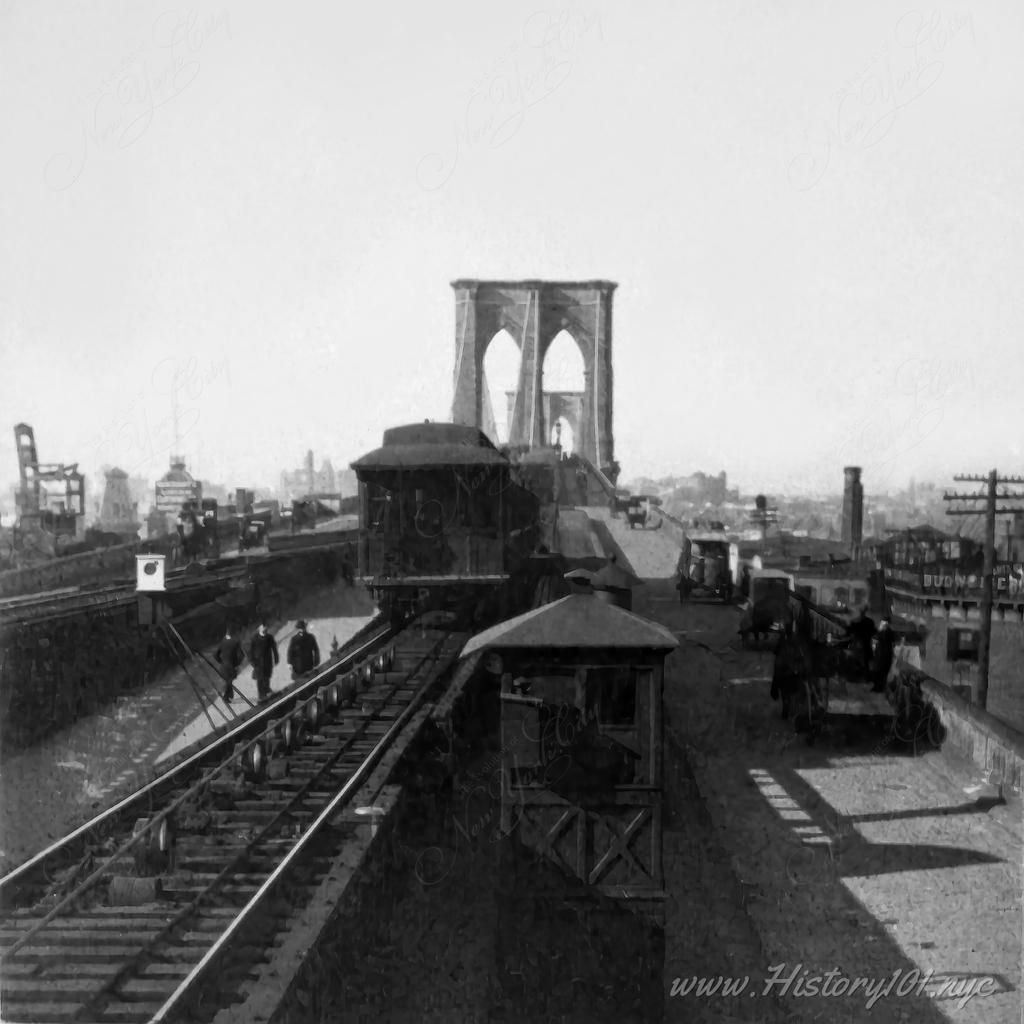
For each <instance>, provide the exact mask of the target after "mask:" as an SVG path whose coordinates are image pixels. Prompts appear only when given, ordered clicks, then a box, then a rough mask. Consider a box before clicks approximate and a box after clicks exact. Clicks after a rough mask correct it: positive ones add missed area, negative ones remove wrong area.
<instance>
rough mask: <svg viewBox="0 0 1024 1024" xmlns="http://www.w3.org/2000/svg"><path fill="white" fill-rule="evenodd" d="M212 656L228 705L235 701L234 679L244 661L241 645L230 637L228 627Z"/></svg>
mask: <svg viewBox="0 0 1024 1024" xmlns="http://www.w3.org/2000/svg"><path fill="white" fill-rule="evenodd" d="M213 656H214V658H215V659H216V661H217V666H218V668H219V670H220V674H221V678H222V679H223V680H224V700H225V701H227V702H228V703H230V702H231V701H233V700H234V699H235V678H236V677H237V676H238V669H239V667H240V666H241V664H242V662H243V661H245V653H244V652H243V651H242V645H241V644H240V643H239V642H238V640H237V639H236V638H235V637H233V636H232V635H231V627H230V626H228V628H227V629H225V630H224V639H223V640H222V641H221V642H220V646H219V647H218V648H217V650H216V651H215V652H214V655H213Z"/></svg>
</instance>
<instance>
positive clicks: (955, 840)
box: [592, 511, 1022, 1024]
mask: <svg viewBox="0 0 1024 1024" xmlns="http://www.w3.org/2000/svg"><path fill="white" fill-rule="evenodd" d="M592 514H593V516H594V517H595V518H597V517H600V518H602V519H606V521H607V522H608V526H609V528H610V529H611V531H612V535H613V537H614V539H615V541H616V542H617V543H618V544H619V545H620V546H621V548H622V550H623V552H624V554H625V556H626V557H627V558H628V559H629V561H630V562H631V563H632V565H633V568H634V570H635V571H636V572H637V574H638V575H639V576H641V577H643V578H645V579H647V580H648V584H647V586H645V587H642V588H638V590H637V591H636V593H635V596H634V609H635V610H636V611H637V612H639V613H640V614H645V615H648V616H650V617H651V618H654V619H657V620H659V621H661V622H663V623H665V624H666V625H667V626H668V627H669V628H671V629H674V630H677V631H679V632H680V634H681V638H682V639H683V644H682V645H681V647H680V648H679V650H678V651H677V652H676V653H675V654H674V655H673V656H672V657H671V658H670V660H669V666H668V671H667V673H666V717H667V729H668V736H667V743H668V745H669V747H670V748H671V747H672V746H673V745H676V746H678V747H684V748H688V749H689V752H690V758H689V760H690V763H691V764H692V766H693V773H694V776H695V779H696V784H697V786H698V788H699V790H700V792H701V794H702V796H703V797H704V798H705V800H706V802H707V806H708V809H709V812H710V816H711V819H712V822H713V823H714V825H715V828H716V832H717V834H718V836H719V839H720V843H721V846H722V847H724V849H725V850H726V851H727V852H728V855H729V858H730V861H731V865H732V868H733V873H734V874H735V876H738V878H739V880H740V883H739V884H740V888H741V889H742V890H743V891H744V892H745V894H746V896H745V902H746V914H747V916H748V917H749V920H750V921H751V922H752V923H753V925H754V927H755V928H756V931H757V934H758V936H759V938H760V942H761V946H762V947H763V951H764V959H763V962H760V963H757V962H751V961H750V959H749V957H750V949H751V947H750V944H749V942H746V943H744V942H742V941H738V943H737V946H736V949H737V956H736V963H735V968H734V971H733V973H734V974H735V975H738V976H743V975H749V976H750V979H751V980H750V985H749V987H748V989H747V990H746V991H745V992H744V995H743V996H742V997H739V998H737V997H733V998H732V999H728V998H723V997H720V996H719V997H714V998H710V997H709V998H705V999H704V1000H703V1001H702V1002H703V1006H704V1007H705V1009H707V1010H709V1011H711V1013H710V1014H709V1015H707V1019H709V1020H713V1019H717V1020H727V1019H730V1017H733V1018H734V1019H744V1020H748V1019H749V1020H754V1019H758V1017H757V1014H756V1011H754V1012H751V1011H750V1010H747V1009H746V1007H743V1006H741V1005H740V1003H742V1002H745V1001H746V1000H749V1001H750V1003H751V1004H752V1005H753V1006H755V1007H756V1006H757V1004H759V1003H760V1002H761V1000H762V997H761V996H760V995H757V996H751V995H750V994H749V993H750V990H751V989H757V990H758V992H760V991H762V986H763V984H764V981H765V979H766V976H767V975H768V972H769V970H770V968H772V967H775V966H776V965H780V964H784V965H785V967H784V968H783V969H781V970H780V971H779V973H778V975H777V977H778V978H779V979H780V980H779V983H778V984H777V985H776V986H775V991H776V994H777V995H780V996H781V1004H782V1008H783V1009H784V1010H785V1011H786V1012H787V1014H789V1015H791V1016H789V1017H788V1018H787V1019H792V1020H799V1021H814V1020H821V1021H851V1022H853V1021H865V1020H870V1021H920V1022H930V1021H946V1020H949V1021H957V1022H965V1024H966V1022H979V1024H981V1022H984V1024H998V1022H1002V1021H1011V1020H1012V1021H1019V1020H1020V1019H1021V887H1022V885H1021V883H1022V876H1021V866H1022V860H1021V858H1022V852H1021V851H1022V841H1021V839H1022V837H1021V813H1020V808H1019V806H1013V805H1008V806H996V807H988V808H987V809H986V807H987V805H986V803H985V801H984V799H982V801H981V802H980V803H976V802H975V801H976V798H977V797H978V796H979V795H980V796H982V797H984V796H985V793H986V792H987V791H986V790H984V789H981V788H979V784H980V782H981V781H982V780H981V779H980V778H979V773H977V772H976V771H975V770H974V769H973V768H972V767H968V766H963V765H957V764H954V763H952V762H950V761H949V760H947V759H946V758H945V757H944V756H943V755H942V754H940V753H938V752H932V753H929V754H925V755H923V756H917V757H913V756H910V754H909V753H908V752H907V751H906V750H904V749H902V748H900V747H897V745H895V744H891V743H888V742H887V741H886V740H885V736H884V731H882V730H879V729H874V730H872V729H871V728H870V727H869V726H868V724H867V723H864V725H865V728H864V732H863V734H862V735H861V737H860V738H859V739H858V740H857V741H856V742H855V743H854V744H853V745H851V746H846V745H844V744H843V742H842V740H841V739H839V738H836V737H831V738H829V737H823V738H822V739H821V740H819V742H818V744H817V745H816V746H814V747H808V746H807V745H805V743H804V742H803V740H802V738H801V737H799V736H796V735H795V734H794V733H793V731H792V727H791V725H790V724H789V723H787V722H784V721H782V720H780V718H779V717H778V711H777V707H778V705H777V704H775V703H773V702H772V701H770V699H769V695H768V692H767V691H768V685H769V682H768V681H769V679H770V674H771V665H772V656H771V654H769V653H767V652H766V653H764V654H758V653H756V652H746V651H742V650H739V649H738V644H737V643H736V637H735V630H736V623H737V621H738V613H737V612H736V610H735V609H730V608H725V607H723V606H721V605H712V604H693V605H691V606H689V607H687V608H682V607H680V605H679V604H678V599H677V595H676V593H675V591H674V590H673V589H672V581H671V578H670V577H671V574H672V571H673V569H674V566H675V561H676V557H677V554H678V552H677V550H676V545H675V542H674V541H673V539H672V537H671V536H670V534H669V532H668V531H667V530H658V531H630V530H629V529H628V527H627V526H626V525H625V524H624V523H623V522H622V521H621V520H607V516H606V514H604V513H602V512H601V511H595V512H593V513H592ZM671 844H672V840H671V836H670V835H669V834H667V836H666V848H665V855H666V875H667V877H668V881H669V884H670V885H671V884H672V879H673V865H672V846H671ZM675 880H676V881H675V884H676V886H677V887H678V886H679V884H680V880H679V874H678V872H676V873H675ZM691 888H692V887H691ZM673 895H674V896H675V897H676V898H677V900H678V899H679V898H685V897H686V896H687V893H686V892H685V891H680V890H679V889H678V888H677V892H676V893H674V894H673ZM693 895H694V894H693V893H692V891H691V892H690V894H689V897H690V898H693ZM703 898H704V899H706V900H707V901H708V910H709V916H710V917H712V918H713V919H715V921H716V924H715V925H714V927H718V926H719V925H718V922H719V921H720V920H721V913H722V910H723V907H722V905H721V902H722V901H721V899H720V898H719V897H716V896H715V895H714V894H711V893H707V892H705V893H704V894H703ZM734 916H735V915H734ZM737 927H738V928H739V929H740V930H741V931H742V922H739V924H738V925H737ZM669 931H670V934H669V935H667V936H666V964H665V976H666V988H667V989H668V988H669V987H670V986H671V984H672V981H673V980H674V978H675V977H679V976H682V977H684V978H685V977H686V976H687V975H688V974H691V973H694V972H693V968H692V965H690V964H687V965H685V966H684V968H683V969H676V968H675V967H674V965H673V963H672V948H673V936H672V935H671V919H670V925H669ZM832 969H837V970H838V971H839V972H840V973H841V976H842V977H843V978H846V979H851V980H852V979H856V978H861V977H864V978H867V979H869V980H878V979H889V978H891V977H892V976H893V973H894V972H895V971H900V972H901V975H900V980H904V979H906V980H905V985H906V988H907V989H912V988H914V985H913V980H912V979H913V978H915V977H920V978H922V979H923V977H924V976H925V972H927V971H929V970H932V971H934V972H935V973H934V976H933V977H934V978H935V979H937V981H936V982H933V983H932V984H931V985H930V986H929V987H928V988H927V989H926V990H925V991H926V993H927V994H926V995H924V996H917V995H915V994H913V993H911V994H908V995H904V996H902V997H900V996H898V995H897V994H896V988H895V987H894V988H893V990H892V991H891V994H890V995H889V996H888V997H882V998H879V999H878V1000H877V1002H875V1003H874V1005H873V1006H872V1007H871V1008H868V1007H867V1006H866V997H865V995H864V994H863V993H862V992H858V993H856V994H854V995H852V996H850V995H845V996H828V997H823V996H820V995H818V996H812V995H806V996H803V997H800V996H798V995H796V994H795V993H796V987H797V981H798V980H799V979H802V978H803V979H809V978H810V977H811V976H813V975H824V974H825V972H827V971H829V970H832ZM794 971H795V972H796V974H795V978H794V981H793V983H792V984H791V985H790V987H789V989H788V992H787V993H786V994H783V992H782V989H783V985H782V981H784V980H785V979H786V978H788V977H790V975H792V974H793V972H794ZM914 971H918V972H920V974H919V975H914V974H913V973H912V972H914ZM804 972H806V974H805V973H804ZM949 975H955V976H956V978H958V979H963V978H970V977H973V978H974V979H975V980H974V982H973V984H975V985H977V984H979V983H980V982H981V979H985V978H988V979H992V980H991V981H988V982H986V983H985V988H984V989H983V991H985V990H991V989H993V988H994V989H996V990H997V991H996V992H994V993H992V994H984V995H983V994H978V995H976V996H974V997H973V998H970V999H968V1000H967V1001H966V1003H964V1002H963V1000H962V999H957V998H948V997H947V998H942V997H941V996H938V995H936V991H937V989H938V984H939V983H941V978H943V977H948V976H949ZM837 980H838V978H835V980H833V982H832V986H833V987H835V986H836V984H837ZM957 983H958V984H960V985H963V984H965V982H963V981H959V982H957ZM967 983H968V984H969V982H967ZM820 984H821V983H820V982H819V986H820ZM898 984H899V981H897V985H898ZM914 991H915V992H916V991H917V990H916V989H914ZM948 991H949V990H948V989H947V993H948ZM960 991H961V993H965V992H966V991H967V990H966V989H963V988H961V989H960ZM667 1001H668V1004H669V1007H670V1012H671V1004H672V1003H673V1002H674V1000H673V999H672V998H669V999H668V1000H667ZM765 1009H766V1010H767V1007H765ZM741 1010H742V1011H743V1013H741V1012H740V1011H741ZM766 1015H767V1014H766ZM678 1019H693V1017H692V1016H689V1017H687V1018H682V1017H680V1018H678Z"/></svg>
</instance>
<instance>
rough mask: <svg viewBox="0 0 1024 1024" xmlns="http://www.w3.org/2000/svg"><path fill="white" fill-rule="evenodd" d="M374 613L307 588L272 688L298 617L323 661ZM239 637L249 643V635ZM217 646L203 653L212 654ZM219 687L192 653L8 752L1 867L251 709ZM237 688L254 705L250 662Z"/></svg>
mask: <svg viewBox="0 0 1024 1024" xmlns="http://www.w3.org/2000/svg"><path fill="white" fill-rule="evenodd" d="M374 612H375V609H374V607H373V604H372V602H371V600H370V598H369V596H368V594H367V593H366V591H364V590H362V589H361V588H354V587H347V586H341V587H338V586H334V587H329V588H322V589H320V590H317V591H313V592H311V593H309V594H308V595H306V596H305V597H304V598H303V599H302V600H301V601H300V602H299V603H297V604H296V605H295V606H294V607H293V608H292V609H291V614H292V615H293V616H294V618H292V619H290V620H289V621H288V622H287V623H286V624H285V625H283V626H281V627H279V628H278V629H277V630H276V636H277V639H278V644H279V647H280V656H281V664H279V665H278V666H277V670H276V672H275V674H274V677H273V679H272V681H271V686H272V687H273V688H274V689H275V690H279V689H282V688H285V687H287V686H289V685H291V682H292V680H291V672H290V669H289V666H288V664H287V661H286V658H287V649H288V640H289V639H290V638H291V636H292V634H293V633H294V632H295V621H296V620H297V619H298V618H304V619H305V620H306V621H307V622H308V623H309V625H310V629H311V631H312V632H313V634H314V635H315V636H316V637H317V642H318V643H319V645H320V656H321V660H326V659H327V658H328V657H329V656H330V651H331V647H332V645H333V643H334V642H335V641H336V642H337V644H338V646H339V647H340V646H343V645H344V644H345V643H347V642H348V640H349V639H350V638H351V637H352V636H353V635H354V634H355V633H357V632H358V631H359V630H360V629H361V628H362V627H363V626H365V625H366V624H367V623H368V622H369V621H370V619H371V618H372V616H373V614H374ZM242 640H243V647H244V648H245V650H246V651H248V640H249V637H248V636H245V637H242ZM215 648H216V644H214V645H213V646H212V647H211V648H210V649H209V650H207V651H204V652H202V653H204V654H205V655H206V657H207V658H209V659H210V660H211V661H212V660H213V650H214V649H215ZM186 668H187V671H186ZM223 689H224V682H223V680H222V679H220V677H219V676H217V675H216V674H215V673H214V671H213V670H212V668H211V667H210V666H209V664H208V663H206V662H205V661H204V660H203V659H202V658H201V657H198V656H197V657H196V658H195V659H190V660H189V661H187V662H186V663H185V667H178V668H175V669H173V670H170V671H168V672H166V673H164V674H163V675H161V676H160V677H159V678H157V679H155V680H152V681H151V682H149V683H148V684H146V685H145V686H142V687H140V688H139V689H137V690H133V691H132V692H130V693H125V694H122V695H121V696H119V697H118V698H117V700H115V701H113V702H112V703H111V704H110V705H108V707H107V708H105V709H104V711H103V712H102V713H100V714H95V715H90V716H87V717H84V718H80V719H79V720H78V721H76V722H75V723H74V724H73V725H71V726H69V727H68V728H66V729H62V730H60V731H59V732H57V733H54V734H52V735H50V736H48V737H47V738H46V739H44V740H42V741H41V742H40V743H38V744H36V745H35V746H33V747H32V748H30V749H28V750H25V751H22V752H20V753H19V754H16V755H14V756H12V757H10V758H8V759H7V760H6V761H5V762H4V764H3V767H2V770H0V797H2V799H0V873H6V872H7V871H9V870H11V869H12V868H13V867H16V866H17V865H18V864H20V863H22V862H23V861H25V860H26V859H28V857H30V856H32V855H33V854H34V853H36V852H37V851H39V850H41V849H44V848H45V847H46V846H48V845H49V844H50V843H52V842H54V841H55V840H57V839H59V838H60V837H61V836H63V835H65V834H66V833H67V832H69V831H70V830H71V829H73V828H75V827H77V826H79V825H81V824H83V823H85V822H86V821H88V820H89V819H91V818H93V817H94V816H95V815H97V814H99V813H100V812H101V811H102V810H104V809H105V808H107V807H110V806H112V805H113V804H114V803H116V802H117V801H118V800H119V799H121V798H122V797H124V796H126V795H127V794H129V793H131V792H132V791H134V790H135V789H138V788H139V787H140V786H142V785H144V784H145V783H146V782H148V781H149V780H150V779H151V778H152V777H153V776H154V775H156V774H158V773H159V772H161V771H164V770H166V769H167V768H168V767H170V766H171V765H172V764H173V763H174V761H175V760H177V759H178V758H179V757H180V756H181V755H182V753H183V752H184V751H185V750H187V749H189V748H190V747H191V746H193V745H194V744H195V743H197V742H199V741H200V740H202V739H204V738H205V737H207V736H209V735H210V734H212V733H213V732H214V731H215V730H216V729H217V728H218V727H223V726H224V725H225V724H226V722H228V721H230V720H231V719H234V718H238V717H240V716H242V715H244V714H245V713H246V712H248V711H249V709H250V704H249V703H247V702H246V701H245V700H241V701H238V702H236V703H234V704H231V705H227V704H225V702H224V700H223V698H222V697H221V696H220V695H221V694H222V693H223ZM235 689H236V691H237V692H239V693H243V694H244V695H245V696H247V697H248V699H249V701H250V702H252V703H255V699H256V695H255V690H256V684H255V682H254V681H253V679H252V672H251V668H250V667H249V663H248V661H246V662H245V663H244V664H243V666H242V670H241V673H240V675H239V678H238V680H237V681H236V684H235Z"/></svg>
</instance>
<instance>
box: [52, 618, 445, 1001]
mask: <svg viewBox="0 0 1024 1024" xmlns="http://www.w3.org/2000/svg"><path fill="white" fill-rule="evenodd" d="M445 639H446V638H445V637H441V638H440V639H439V640H438V641H437V643H435V645H434V649H432V650H430V651H428V652H427V653H426V654H424V655H423V657H422V658H420V660H419V661H418V662H417V663H416V666H415V668H413V669H412V670H411V671H410V672H409V673H408V676H407V677H406V678H405V679H404V680H402V681H401V682H397V683H395V684H394V685H393V686H392V687H391V690H390V692H389V693H388V694H387V696H386V697H385V700H384V703H385V704H386V703H387V702H388V701H390V700H392V699H394V696H395V694H396V693H397V692H398V691H399V690H400V689H402V687H403V686H405V685H408V681H409V680H410V679H411V678H412V677H413V676H415V675H416V673H417V672H419V671H420V669H421V668H422V667H423V666H424V664H425V663H426V662H427V661H428V660H429V659H430V658H431V656H432V655H434V650H435V649H436V648H437V647H438V646H440V645H441V644H443V643H444V640H445ZM435 660H436V656H435ZM378 714H379V711H378ZM371 721H372V719H371V718H367V719H365V720H364V721H363V722H361V723H360V724H359V725H358V726H357V727H356V730H355V732H354V733H353V735H352V736H350V737H348V739H346V740H345V741H344V742H343V743H341V745H340V746H339V747H338V749H337V750H336V751H335V752H334V754H333V755H332V757H331V759H330V761H328V762H326V763H325V764H324V765H323V766H322V767H321V768H320V769H319V770H318V771H317V772H315V773H314V774H313V775H311V776H310V777H309V778H308V779H307V780H306V782H305V784H304V785H303V786H302V787H301V788H300V789H299V790H297V791H296V792H294V793H293V794H292V795H291V797H290V798H289V800H288V802H287V804H286V806H285V807H282V808H280V809H279V810H278V811H277V812H276V814H275V815H274V817H273V818H272V819H271V820H270V821H269V822H267V823H265V824H264V825H263V826H262V827H261V828H260V829H259V831H258V833H257V834H256V835H254V836H252V837H251V838H250V839H249V840H248V841H247V843H246V845H245V847H244V849H242V850H240V851H238V852H237V853H235V854H234V856H233V857H232V858H231V860H230V861H229V862H228V863H226V864H225V865H224V866H223V867H222V868H221V869H220V871H219V872H217V874H216V876H215V877H214V878H213V879H211V880H210V881H209V882H208V883H207V884H206V886H205V887H204V889H203V891H202V892H200V893H198V894H197V895H196V896H194V897H193V898H192V899H191V900H189V902H188V903H187V904H186V905H184V906H182V907H180V908H179V909H178V910H177V912H176V913H175V914H174V915H173V918H172V919H171V920H169V921H168V922H167V923H166V924H165V925H164V926H163V927H162V928H161V929H160V931H159V932H158V933H157V934H156V935H155V936H153V937H152V938H151V939H149V940H148V941H147V943H146V945H145V946H144V947H141V948H140V949H139V950H138V952H137V953H135V954H134V955H133V956H132V957H130V958H129V959H128V960H127V961H126V962H125V963H123V964H122V965H121V967H120V968H119V970H118V971H117V973H116V974H115V975H113V976H112V977H111V978H110V979H109V980H107V981H106V982H105V984H104V985H103V988H102V990H101V991H99V992H97V993H95V994H94V995H93V996H91V997H90V998H89V1000H88V1001H87V1002H86V1003H85V1004H83V1005H82V1006H81V1007H80V1008H79V1010H78V1011H77V1013H76V1014H75V1016H74V1017H73V1018H72V1019H73V1020H81V1019H82V1018H83V1015H84V1014H86V1013H87V1012H89V1011H93V1010H95V1008H96V1003H97V1001H99V1000H100V999H102V998H103V997H104V996H106V995H107V994H109V993H110V991H111V989H113V988H115V987H116V986H117V985H118V984H119V983H120V982H121V981H123V980H124V979H125V978H127V977H129V976H130V975H131V973H132V971H134V970H135V969H136V967H137V966H138V964H139V963H140V961H142V960H144V959H145V958H146V957H148V956H149V955H150V950H151V949H152V948H153V947H154V946H155V945H158V944H159V943H160V942H162V941H164V940H166V939H167V938H169V936H170V935H171V934H172V933H173V932H174V930H175V929H176V928H178V927H179V926H180V925H181V924H182V923H183V922H185V921H187V920H188V919H189V918H190V917H192V916H193V915H195V914H197V913H198V914H201V913H202V909H203V906H204V905H206V904H210V903H212V902H213V900H214V898H215V896H216V893H217V890H218V888H219V887H220V886H221V885H222V884H223V883H224V882H225V881H228V880H230V879H231V878H232V877H233V876H234V873H235V871H236V869H237V867H238V865H239V863H241V862H242V861H244V860H245V859H246V858H247V857H248V856H249V854H250V853H251V852H252V851H253V850H257V849H259V847H260V846H261V845H262V844H263V842H264V841H265V840H266V839H267V837H268V836H270V835H271V834H273V833H274V832H275V831H276V830H277V828H278V827H279V825H280V822H281V819H282V818H286V817H287V816H288V815H289V814H290V813H291V812H292V810H293V809H294V808H295V807H296V806H300V805H301V804H302V803H303V801H304V800H305V799H306V798H307V796H308V794H309V792H310V790H312V789H313V788H314V787H315V786H316V785H318V784H320V783H322V782H323V780H324V778H325V777H327V776H330V775H331V774H333V773H334V771H335V770H336V769H337V767H338V764H339V763H340V762H341V760H342V759H343V758H344V757H345V755H346V754H347V753H349V751H350V750H351V748H352V746H353V745H354V744H355V743H357V742H358V741H359V740H361V739H363V738H364V735H365V733H366V730H367V728H368V727H369V724H370V722H371Z"/></svg>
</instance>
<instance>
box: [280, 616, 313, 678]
mask: <svg viewBox="0 0 1024 1024" xmlns="http://www.w3.org/2000/svg"><path fill="white" fill-rule="evenodd" d="M295 627H296V629H298V632H297V633H296V634H295V636H293V637H292V639H291V643H289V644H288V664H289V665H291V667H292V677H293V678H298V677H299V676H303V675H305V674H306V673H307V672H309V671H310V670H311V669H314V668H316V667H317V665H319V664H320V646H319V644H317V642H316V637H315V636H313V634H312V633H309V632H307V630H306V623H305V622H303V621H302V620H301V619H300V620H299V621H298V622H296V623H295Z"/></svg>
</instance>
